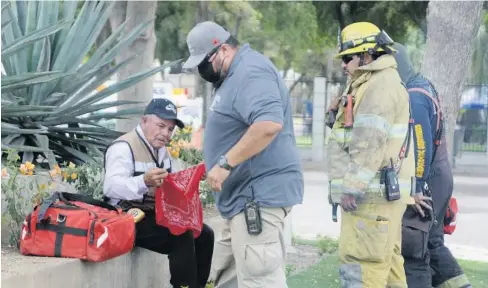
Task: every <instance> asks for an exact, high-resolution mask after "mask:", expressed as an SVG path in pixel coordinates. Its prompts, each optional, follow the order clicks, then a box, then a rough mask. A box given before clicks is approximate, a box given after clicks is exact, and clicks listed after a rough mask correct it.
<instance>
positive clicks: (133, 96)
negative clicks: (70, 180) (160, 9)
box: [110, 1, 157, 132]
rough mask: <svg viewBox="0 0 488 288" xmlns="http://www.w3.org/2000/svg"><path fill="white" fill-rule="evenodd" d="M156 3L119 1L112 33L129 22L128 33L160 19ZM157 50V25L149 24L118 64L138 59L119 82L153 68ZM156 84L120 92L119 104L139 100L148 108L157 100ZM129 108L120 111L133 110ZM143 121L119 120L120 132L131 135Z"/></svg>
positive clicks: (119, 76)
mask: <svg viewBox="0 0 488 288" xmlns="http://www.w3.org/2000/svg"><path fill="white" fill-rule="evenodd" d="M156 7H157V2H156V1H117V3H116V4H115V7H114V12H113V14H112V15H111V16H110V26H111V28H112V31H114V30H115V29H117V27H119V26H120V25H121V24H122V23H123V22H124V21H125V20H126V19H128V23H127V26H126V31H131V30H132V29H134V28H135V27H137V26H138V25H139V24H141V23H144V22H146V21H149V20H151V19H155V18H156ZM155 48H156V36H155V34H154V22H152V23H151V24H149V26H148V28H147V29H146V31H144V32H143V33H142V34H141V35H140V36H139V37H138V38H137V39H136V40H135V41H134V43H132V45H131V46H129V47H128V48H126V49H124V50H122V51H121V53H120V55H119V56H117V58H116V60H117V62H118V63H120V62H121V61H123V60H125V59H127V58H129V57H131V56H133V55H136V56H135V58H134V59H133V60H132V61H131V62H130V63H129V64H128V65H127V66H125V67H124V68H123V69H121V70H119V73H118V74H117V79H118V81H121V80H123V79H126V78H127V77H129V76H131V75H133V74H135V73H139V72H141V71H145V70H148V69H150V68H152V66H153V61H154V51H155ZM153 80H154V76H152V77H149V78H147V79H146V80H144V81H141V82H139V83H137V84H136V85H133V86H131V87H129V88H127V89H125V90H123V91H120V92H118V93H117V94H118V95H117V100H136V101H140V102H141V104H140V105H138V106H141V105H147V104H148V103H149V102H150V101H151V100H152V98H153V96H152V95H153V93H152V90H153ZM129 107H130V106H128V105H125V106H122V107H120V108H119V109H125V108H129ZM139 122H140V119H139V117H134V118H130V119H118V120H117V125H116V130H118V131H122V132H127V131H130V130H131V129H133V128H134V127H136V126H137V124H139Z"/></svg>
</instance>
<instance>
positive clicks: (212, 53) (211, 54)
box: [198, 44, 222, 66]
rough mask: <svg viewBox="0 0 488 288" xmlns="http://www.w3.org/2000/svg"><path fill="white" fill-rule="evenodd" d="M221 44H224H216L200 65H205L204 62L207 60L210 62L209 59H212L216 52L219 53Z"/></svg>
mask: <svg viewBox="0 0 488 288" xmlns="http://www.w3.org/2000/svg"><path fill="white" fill-rule="evenodd" d="M221 46H222V44H219V45H217V46H215V47H214V48H212V50H210V52H208V53H207V56H205V58H204V59H203V61H202V62H201V63H200V64H199V65H198V66H200V65H204V64H206V62H209V61H208V60H210V58H211V57H212V56H213V55H214V54H215V53H217V51H218V50H219V49H220V47H221Z"/></svg>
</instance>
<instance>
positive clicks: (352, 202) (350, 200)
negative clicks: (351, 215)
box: [341, 194, 358, 212]
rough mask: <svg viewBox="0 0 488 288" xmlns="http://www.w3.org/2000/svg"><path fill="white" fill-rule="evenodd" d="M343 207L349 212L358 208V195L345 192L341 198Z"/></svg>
mask: <svg viewBox="0 0 488 288" xmlns="http://www.w3.org/2000/svg"><path fill="white" fill-rule="evenodd" d="M341 207H342V209H344V211H347V212H350V211H354V210H356V209H357V208H358V206H357V205H356V197H354V195H351V194H343V195H342V198H341Z"/></svg>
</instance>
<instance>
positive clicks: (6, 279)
mask: <svg viewBox="0 0 488 288" xmlns="http://www.w3.org/2000/svg"><path fill="white" fill-rule="evenodd" d="M15 254H16V255H15ZM2 287H5V288H20V287H22V288H66V287H69V288H107V287H117V288H134V287H137V288H153V287H154V288H155V287H158V288H159V287H161V288H170V287H171V285H170V284H169V267H168V259H167V257H166V255H161V254H157V253H154V252H151V251H149V250H146V249H142V248H137V247H136V248H134V250H133V251H132V252H131V253H128V254H125V255H122V256H119V257H117V258H114V259H111V260H108V261H105V262H102V263H90V262H85V261H80V260H78V259H66V258H50V257H25V256H22V255H20V254H19V253H18V252H15V251H11V252H8V253H5V254H4V251H2Z"/></svg>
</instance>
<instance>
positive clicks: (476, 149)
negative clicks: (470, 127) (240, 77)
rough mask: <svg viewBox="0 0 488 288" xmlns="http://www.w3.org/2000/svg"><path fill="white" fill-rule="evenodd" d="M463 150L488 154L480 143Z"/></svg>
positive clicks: (466, 145) (484, 146)
mask: <svg viewBox="0 0 488 288" xmlns="http://www.w3.org/2000/svg"><path fill="white" fill-rule="evenodd" d="M297 141H298V140H297ZM297 144H298V143H297ZM461 149H462V151H465V152H486V144H484V145H481V144H479V143H463V147H462V148H461Z"/></svg>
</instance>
